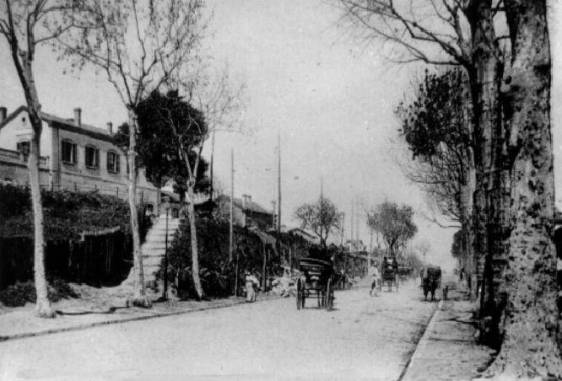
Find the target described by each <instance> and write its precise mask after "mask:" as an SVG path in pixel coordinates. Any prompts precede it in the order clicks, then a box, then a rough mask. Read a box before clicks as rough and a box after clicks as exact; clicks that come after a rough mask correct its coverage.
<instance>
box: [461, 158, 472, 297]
mask: <svg viewBox="0 0 562 381" xmlns="http://www.w3.org/2000/svg"><path fill="white" fill-rule="evenodd" d="M468 151H469V152H468V160H467V163H466V165H465V166H466V168H465V169H466V170H465V179H464V181H463V184H462V185H461V207H460V211H461V224H462V234H463V240H462V242H463V258H462V262H463V265H462V268H463V269H464V272H465V275H466V276H467V277H471V279H475V278H476V266H475V261H474V248H473V245H474V234H473V221H472V219H473V213H474V191H475V189H476V169H475V168H474V154H473V151H472V149H470V148H469V150H468ZM475 284H476V282H472V281H471V282H468V285H469V286H470V287H469V293H470V297H471V298H473V297H474V296H476V290H475V287H473V286H474V285H475Z"/></svg>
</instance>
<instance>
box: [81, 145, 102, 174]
mask: <svg viewBox="0 0 562 381" xmlns="http://www.w3.org/2000/svg"><path fill="white" fill-rule="evenodd" d="M84 152H85V162H86V167H87V168H91V169H97V168H98V167H99V165H100V157H99V156H100V151H99V150H98V149H97V148H96V147H94V146H86V149H85V151H84Z"/></svg>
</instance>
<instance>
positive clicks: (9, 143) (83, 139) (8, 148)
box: [0, 106, 159, 210]
mask: <svg viewBox="0 0 562 381" xmlns="http://www.w3.org/2000/svg"><path fill="white" fill-rule="evenodd" d="M40 116H41V120H42V122H43V128H42V132H41V144H40V185H41V187H42V188H46V189H51V190H71V191H77V192H88V191H98V192H100V193H103V194H111V195H115V196H117V197H120V198H123V199H126V198H127V196H128V188H127V184H128V180H127V178H128V165H127V157H126V153H125V152H123V151H122V150H121V149H120V148H119V147H118V146H117V145H115V143H114V136H113V134H114V130H113V125H112V124H111V123H108V124H107V128H98V127H94V126H91V125H87V124H85V123H82V110H81V109H80V108H76V109H74V115H73V117H72V118H68V119H65V118H61V117H59V116H55V115H51V114H47V113H44V112H42V113H41V115H40ZM31 131H32V130H31V124H30V121H29V115H28V112H27V108H26V107H25V106H21V107H19V108H17V109H16V110H14V112H12V113H11V114H9V115H8V113H7V110H6V108H5V107H0V180H2V181H8V182H11V183H16V184H20V185H25V184H28V182H29V175H28V170H27V157H28V155H29V147H30V139H31ZM137 192H138V195H137V196H138V197H137V200H138V202H139V203H143V204H145V205H148V206H149V208H150V209H153V210H157V208H158V205H159V190H158V188H156V187H155V186H154V185H152V184H151V183H149V182H148V181H147V180H146V177H145V176H144V171H143V170H140V171H139V176H138V185H137Z"/></svg>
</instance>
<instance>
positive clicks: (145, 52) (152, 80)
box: [58, 0, 205, 307]
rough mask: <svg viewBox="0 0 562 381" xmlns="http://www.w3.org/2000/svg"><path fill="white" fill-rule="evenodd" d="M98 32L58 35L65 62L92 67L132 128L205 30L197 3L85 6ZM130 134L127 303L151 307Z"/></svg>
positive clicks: (186, 0) (170, 1)
mask: <svg viewBox="0 0 562 381" xmlns="http://www.w3.org/2000/svg"><path fill="white" fill-rule="evenodd" d="M89 6H90V8H91V11H92V12H93V13H94V14H95V16H94V17H95V18H96V20H97V21H98V22H99V25H100V27H99V28H98V29H96V30H90V29H86V30H82V31H80V32H79V33H73V34H70V35H66V36H61V37H62V38H59V39H58V42H59V44H60V45H61V46H62V47H63V50H64V53H65V55H66V56H67V57H69V58H70V59H72V60H74V61H75V62H76V63H77V64H78V65H86V64H90V65H93V66H94V67H95V68H97V69H99V70H100V71H102V72H103V74H105V76H106V77H107V79H108V81H109V82H110V83H111V84H112V85H113V87H114V88H115V90H116V92H117V94H118V95H119V97H120V99H121V101H122V102H123V105H124V106H125V107H126V108H127V111H128V119H129V126H130V128H131V129H132V131H136V130H137V129H138V125H137V116H136V112H135V109H136V107H137V105H138V104H139V102H140V101H141V100H142V99H143V97H145V96H146V95H147V94H149V93H150V92H151V91H154V90H156V89H159V88H160V87H161V86H163V85H164V84H166V82H167V81H168V80H169V79H170V78H171V77H173V76H174V75H176V72H177V71H178V70H179V68H180V67H181V65H185V64H186V62H188V61H191V60H193V59H194V56H196V54H197V48H198V46H199V43H200V41H201V38H202V34H203V32H204V30H205V25H204V23H203V22H202V19H203V18H202V8H203V2H202V1H201V0H163V1H158V2H153V1H150V2H140V3H139V2H136V1H135V0H127V1H123V2H118V3H114V2H110V1H103V2H99V1H91V2H89ZM135 135H136V134H135V133H130V134H129V139H130V140H129V150H128V168H129V208H130V214H131V230H132V232H133V251H134V272H135V274H136V276H135V286H134V296H133V299H132V303H133V304H134V305H138V306H145V307H149V306H150V305H151V303H150V301H149V300H148V297H147V295H146V291H145V284H144V273H143V265H142V253H141V249H140V236H139V229H138V226H139V225H138V218H137V211H136V207H137V191H136V184H137V171H136V168H135V155H136V152H135V147H136V142H135Z"/></svg>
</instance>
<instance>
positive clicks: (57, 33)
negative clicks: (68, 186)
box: [0, 0, 92, 317]
mask: <svg viewBox="0 0 562 381" xmlns="http://www.w3.org/2000/svg"><path fill="white" fill-rule="evenodd" d="M81 10H82V9H81V4H80V2H76V1H70V0H19V1H12V0H4V1H3V2H2V4H0V36H2V37H4V40H5V41H6V42H7V44H8V52H9V53H10V55H11V58H12V62H13V64H14V67H15V69H16V72H17V75H18V78H19V80H20V84H21V86H22V90H23V94H24V97H25V101H26V104H27V112H28V114H29V121H30V123H31V141H30V152H29V158H28V163H27V164H28V168H29V184H30V188H31V203H32V206H33V226H34V280H35V290H36V294H37V305H36V311H37V314H38V315H39V316H40V317H54V316H55V312H54V311H53V309H52V308H51V304H50V302H49V299H48V294H47V279H46V275H45V237H44V226H43V204H42V200H41V189H40V184H39V159H40V155H41V152H40V142H41V132H42V129H43V124H42V123H43V122H42V121H41V103H40V101H39V95H38V92H37V86H36V82H35V75H34V67H35V62H36V52H37V48H38V47H40V46H41V45H44V44H48V43H50V42H52V41H53V40H54V39H56V38H59V37H61V36H64V35H65V34H67V33H69V32H71V31H72V30H75V29H82V28H88V27H91V26H92V25H90V24H87V23H84V20H79V19H78V18H79V17H80V15H81V13H80V12H79V11H81Z"/></svg>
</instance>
